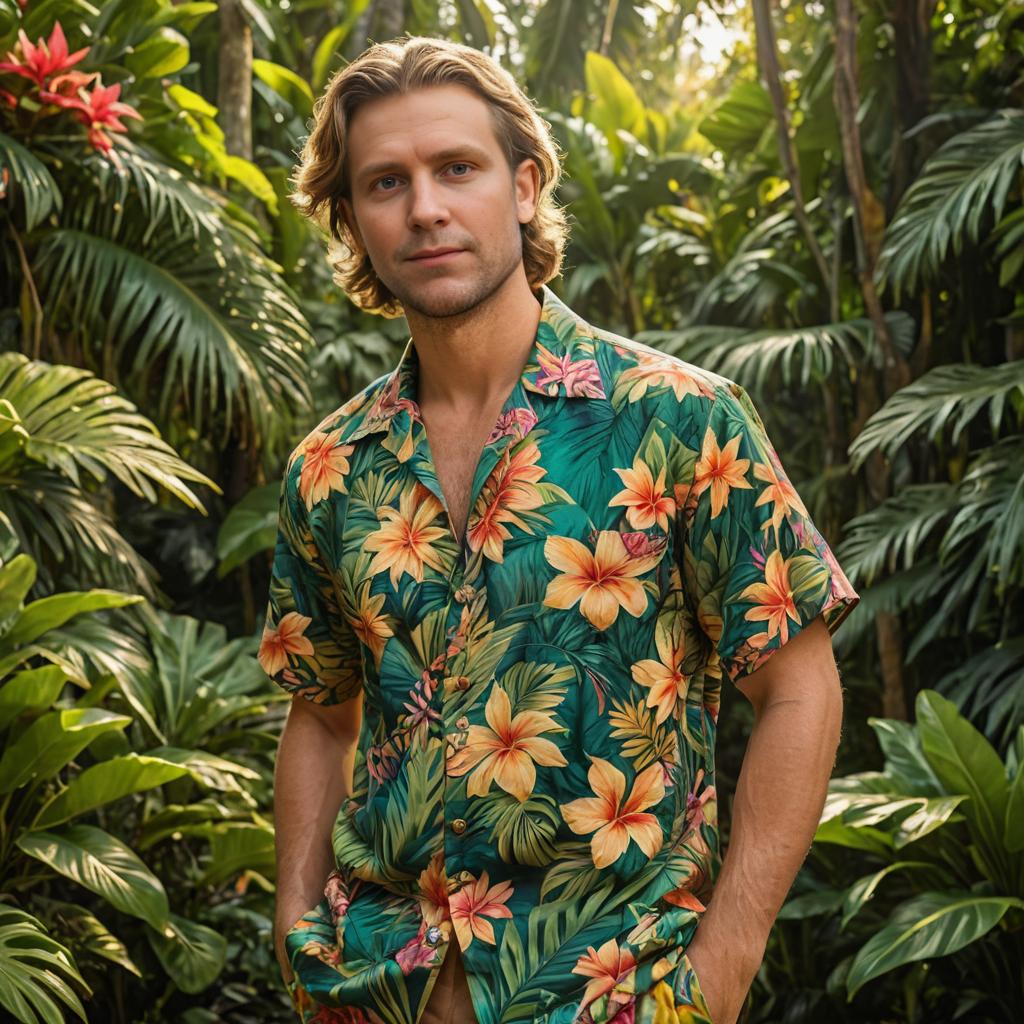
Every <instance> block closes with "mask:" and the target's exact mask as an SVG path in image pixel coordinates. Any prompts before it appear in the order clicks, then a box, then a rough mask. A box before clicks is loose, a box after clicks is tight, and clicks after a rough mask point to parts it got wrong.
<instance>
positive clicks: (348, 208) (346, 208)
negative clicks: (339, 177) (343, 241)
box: [340, 196, 366, 252]
mask: <svg viewBox="0 0 1024 1024" xmlns="http://www.w3.org/2000/svg"><path fill="white" fill-rule="evenodd" d="M340 204H341V214H342V218H343V219H344V221H345V227H346V228H348V230H349V233H350V234H351V235H352V237H353V238H354V239H355V242H356V244H357V245H358V246H359V248H360V249H362V250H363V251H364V252H365V251H366V246H365V245H363V236H362V235H361V234H360V232H359V222H358V221H357V220H356V212H355V208H354V207H353V206H352V203H351V201H350V200H348V199H346V198H345V197H344V196H342V197H341V200H340Z"/></svg>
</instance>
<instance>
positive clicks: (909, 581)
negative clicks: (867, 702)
mask: <svg viewBox="0 0 1024 1024" xmlns="http://www.w3.org/2000/svg"><path fill="white" fill-rule="evenodd" d="M953 575H954V574H953V573H951V572H947V571H944V570H943V568H942V566H941V565H940V564H939V561H938V559H937V558H935V557H933V556H929V557H926V558H921V559H918V561H917V562H916V563H915V564H914V565H913V566H911V567H910V568H909V569H903V570H901V571H899V572H896V573H893V574H892V575H891V576H886V577H885V578H884V579H881V580H879V581H878V582H877V583H875V584H873V585H872V586H870V587H860V588H858V593H859V595H860V601H859V602H858V604H857V606H856V607H855V608H854V609H853V611H852V612H850V614H849V615H848V616H847V618H846V620H845V622H844V623H843V628H842V629H841V630H839V632H838V633H836V636H835V639H834V641H833V646H834V648H835V651H836V654H837V655H838V656H839V657H845V656H846V655H848V654H852V653H853V652H854V651H856V650H857V649H858V645H859V644H862V643H864V642H865V640H866V639H867V638H869V637H870V635H871V631H872V630H873V629H874V628H875V617H876V616H877V615H878V613H879V612H891V613H892V614H894V615H897V614H899V613H900V612H903V611H906V610H907V609H908V608H913V607H916V606H918V605H922V604H925V603H926V602H928V601H930V600H932V599H933V598H934V597H936V595H938V594H941V593H943V592H944V591H945V589H946V587H947V586H948V583H949V581H950V580H951V579H952V577H953Z"/></svg>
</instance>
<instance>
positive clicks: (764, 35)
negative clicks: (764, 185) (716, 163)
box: [754, 0, 834, 309]
mask: <svg viewBox="0 0 1024 1024" xmlns="http://www.w3.org/2000/svg"><path fill="white" fill-rule="evenodd" d="M754 25H755V31H756V35H757V62H758V65H759V66H760V70H761V78H762V80H763V81H764V84H765V86H766V87H767V89H768V94H769V95H770V96H771V99H772V107H773V108H774V110H775V125H776V132H777V135H778V141H779V156H780V157H781V159H782V170H783V173H784V174H785V175H786V180H787V181H788V182H789V190H790V192H791V193H792V196H793V215H794V216H795V217H796V220H797V223H798V224H799V225H800V230H801V231H803V234H804V238H805V239H806V241H807V248H808V249H810V251H811V255H812V256H813V257H814V262H815V264H817V267H818V276H819V277H820V278H821V285H822V288H824V289H825V292H826V294H829V289H830V287H831V283H832V275H831V274H830V273H829V268H828V262H827V261H826V259H825V254H824V253H823V252H822V251H821V245H820V244H819V242H818V239H817V236H816V235H815V234H814V228H813V227H812V226H811V222H810V219H809V218H808V216H807V210H806V208H805V206H804V193H803V188H802V186H801V184H800V168H799V165H798V164H797V158H796V147H795V146H794V145H793V136H792V133H791V130H790V122H789V108H788V107H787V105H786V97H785V94H784V93H783V91H782V81H781V78H780V75H779V56H778V52H777V46H776V43H775V28H774V26H773V25H772V16H771V10H770V9H769V6H768V0H754ZM830 299H831V296H830ZM833 305H834V303H833V302H832V301H829V308H830V309H831V308H832V307H833Z"/></svg>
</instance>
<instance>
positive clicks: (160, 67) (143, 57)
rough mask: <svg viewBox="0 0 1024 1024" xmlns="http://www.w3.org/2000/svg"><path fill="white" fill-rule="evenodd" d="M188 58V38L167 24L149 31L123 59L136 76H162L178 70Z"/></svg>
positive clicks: (186, 62)
mask: <svg viewBox="0 0 1024 1024" xmlns="http://www.w3.org/2000/svg"><path fill="white" fill-rule="evenodd" d="M188 59H189V46H188V40H187V39H186V38H185V37H184V36H183V35H182V34H181V33H180V32H178V31H176V30H175V29H173V28H171V27H170V26H168V25H163V26H161V27H160V28H158V29H157V30H156V31H155V32H151V33H150V34H149V35H148V36H147V37H146V38H145V39H144V40H143V41H142V42H141V43H139V45H138V46H135V47H133V48H132V50H131V51H130V52H129V53H128V54H126V55H125V58H124V61H125V64H126V65H127V66H128V68H129V70H130V71H131V72H132V74H133V75H135V77H136V78H162V77H163V76H165V75H173V74H174V73H175V72H176V71H180V70H181V69H182V68H183V67H184V66H185V65H186V64H188Z"/></svg>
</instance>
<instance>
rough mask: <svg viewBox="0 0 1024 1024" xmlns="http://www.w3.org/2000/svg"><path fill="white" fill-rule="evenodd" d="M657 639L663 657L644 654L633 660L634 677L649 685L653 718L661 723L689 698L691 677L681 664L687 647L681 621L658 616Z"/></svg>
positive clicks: (648, 696) (642, 684) (648, 699)
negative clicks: (639, 658) (655, 658)
mask: <svg viewBox="0 0 1024 1024" xmlns="http://www.w3.org/2000/svg"><path fill="white" fill-rule="evenodd" d="M655 643H656V645H657V648H658V657H659V658H660V659H661V660H660V661H655V660H654V659H653V658H644V659H642V660H641V661H637V662H634V664H633V666H632V673H633V678H634V679H635V680H636V681H637V682H638V683H639V684H640V685H641V686H646V687H648V688H649V690H650V692H649V693H648V694H647V706H648V707H649V708H657V712H656V713H655V716H654V720H655V721H656V722H657V724H658V725H661V723H662V722H664V721H665V719H666V718H668V716H669V715H671V714H672V713H673V712H674V711H675V710H676V706H677V704H678V702H679V701H681V700H686V691H687V689H688V686H689V682H690V678H689V676H687V675H685V674H684V673H683V670H682V668H681V666H682V663H683V656H684V654H685V650H686V641H685V636H684V633H683V629H682V627H681V625H680V624H679V623H678V621H673V620H672V619H668V625H666V624H665V619H663V618H660V619H659V620H658V626H657V628H656V629H655Z"/></svg>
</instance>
